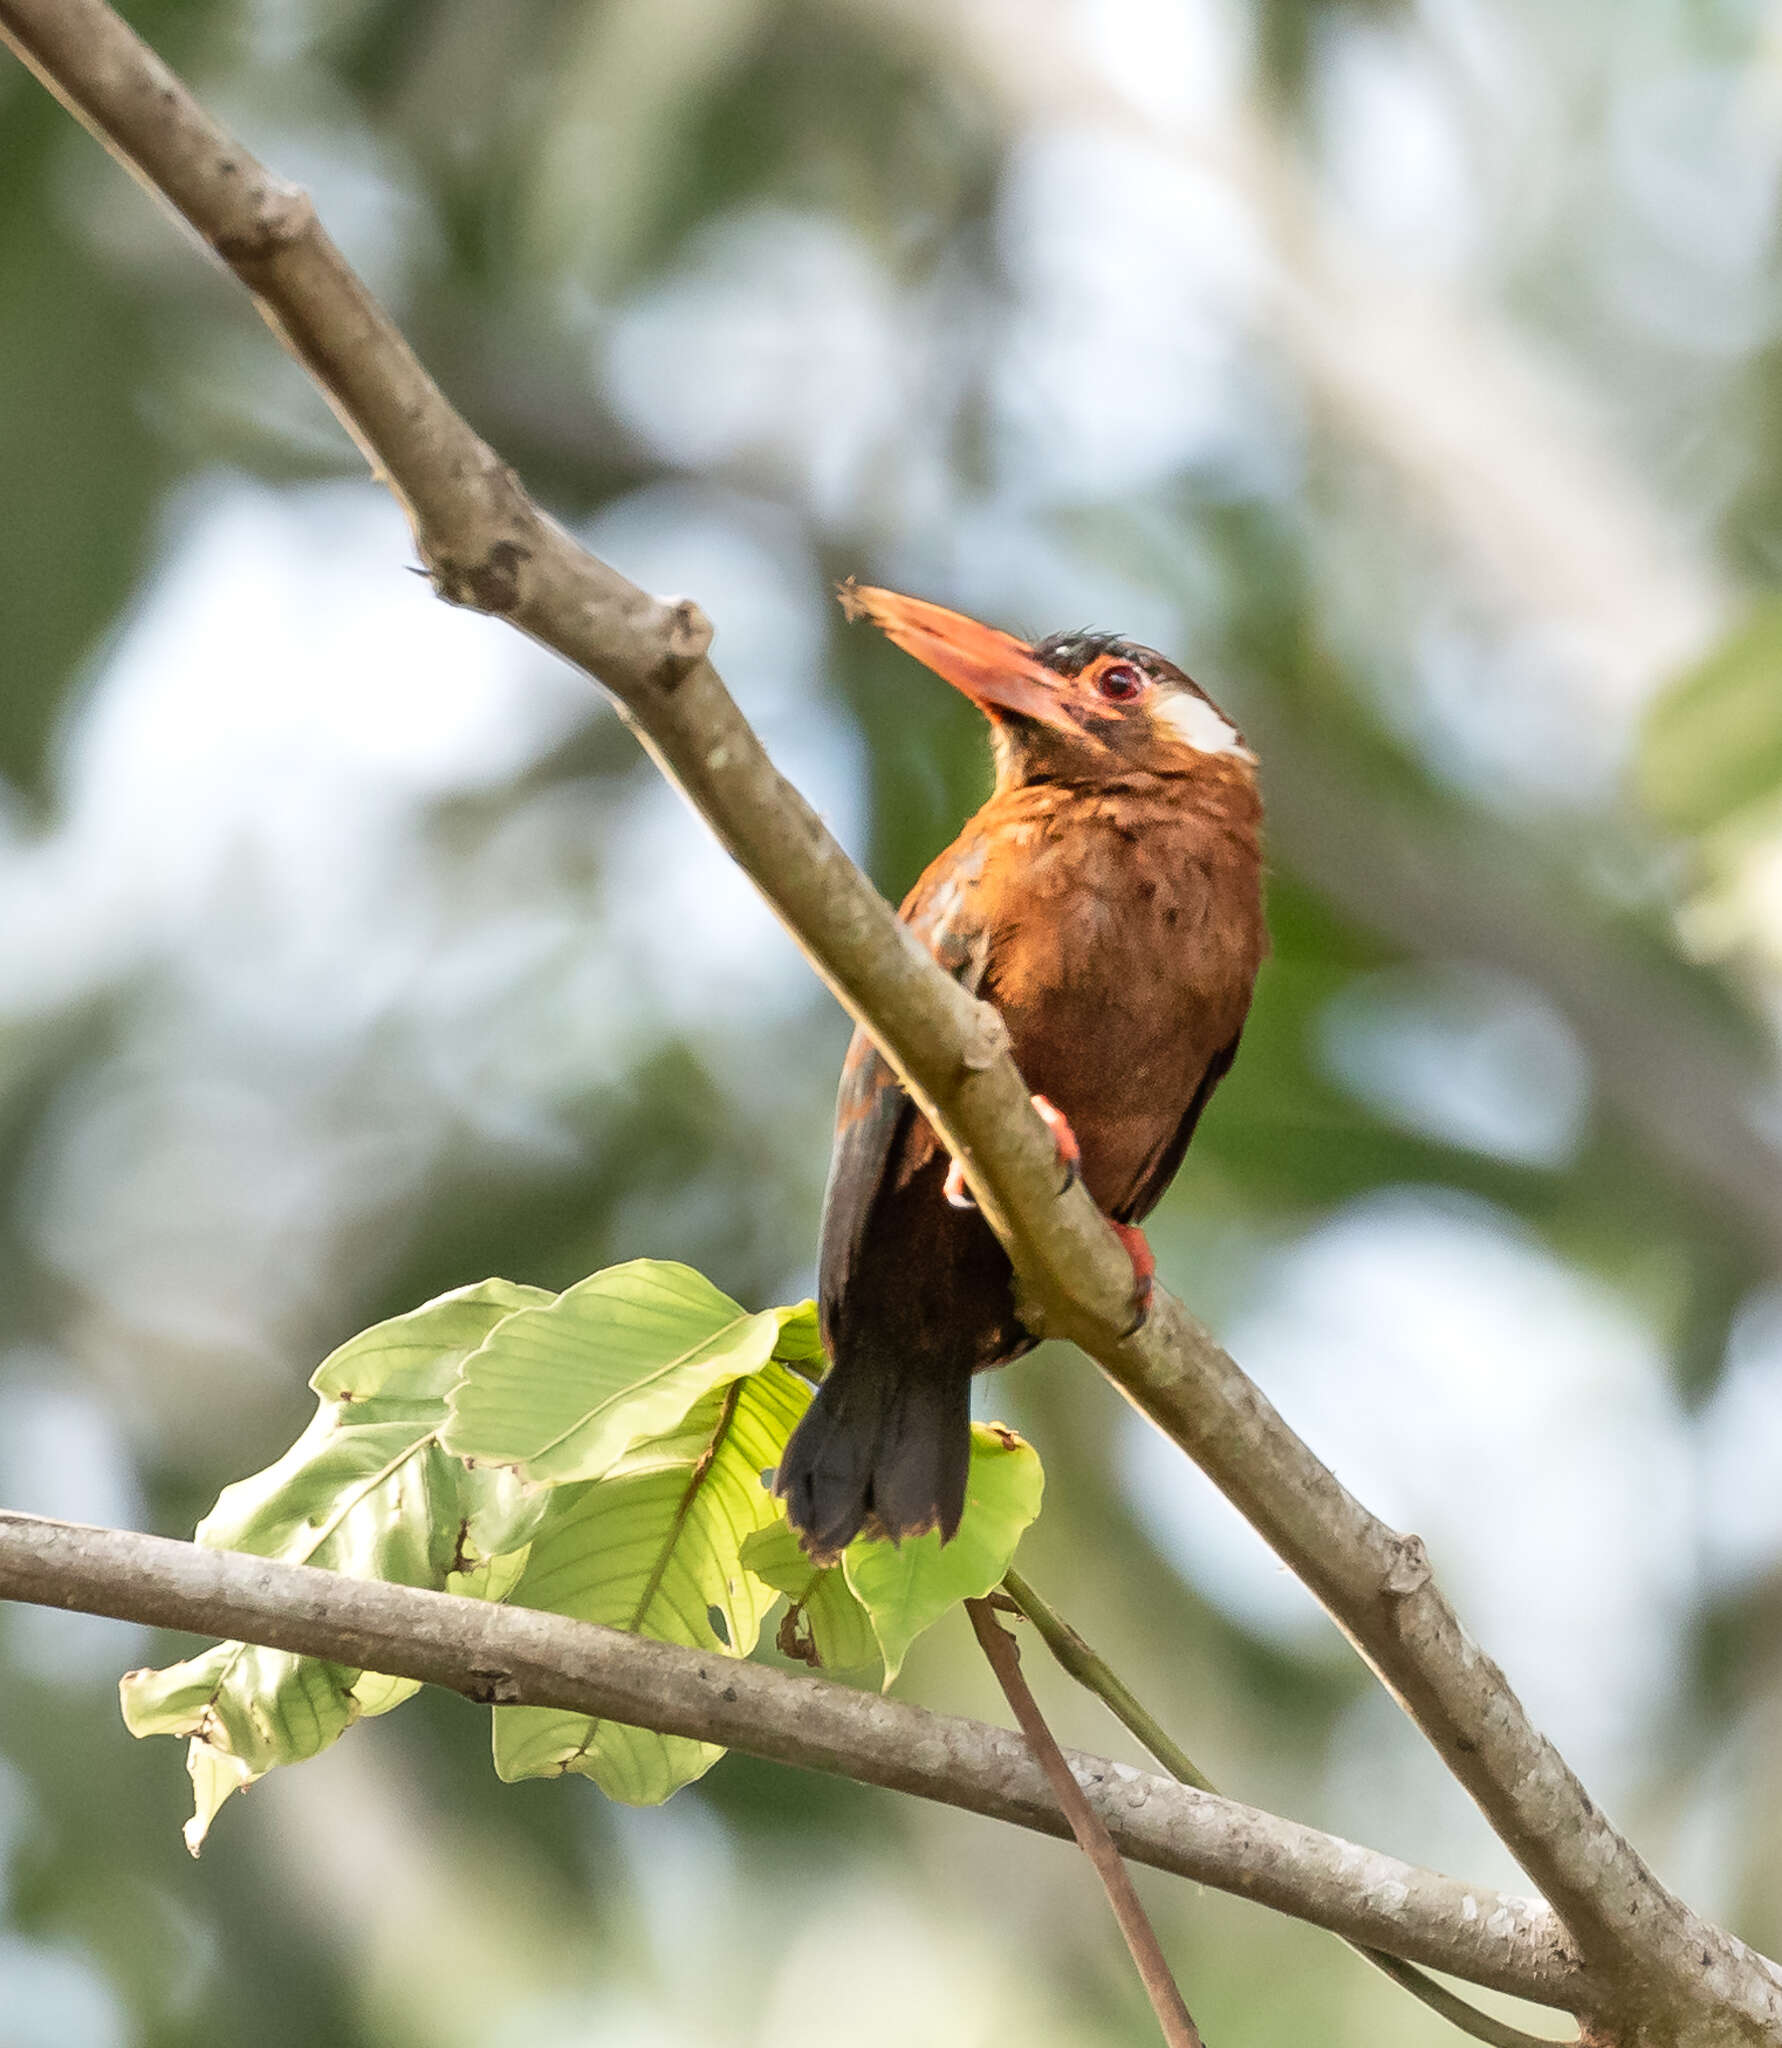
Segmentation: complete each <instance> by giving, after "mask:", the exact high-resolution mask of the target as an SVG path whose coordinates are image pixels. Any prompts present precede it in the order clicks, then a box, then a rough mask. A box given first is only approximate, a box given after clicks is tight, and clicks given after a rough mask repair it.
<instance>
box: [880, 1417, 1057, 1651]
mask: <svg viewBox="0 0 1782 2048" xmlns="http://www.w3.org/2000/svg"><path fill="white" fill-rule="evenodd" d="M971 1437H972V1442H971V1471H970V1474H969V1476H968V1478H967V1480H966V1488H965V1514H964V1516H963V1518H962V1519H961V1521H960V1524H959V1533H958V1534H957V1535H956V1536H955V1537H954V1538H953V1540H952V1542H951V1543H945V1544H943V1543H942V1542H941V1540H940V1537H939V1535H938V1534H930V1535H927V1536H910V1537H906V1538H905V1539H904V1541H903V1542H902V1543H889V1542H887V1541H885V1539H884V1538H882V1537H860V1538H857V1539H856V1540H855V1541H854V1542H852V1543H850V1544H849V1545H848V1547H847V1549H846V1550H844V1551H843V1552H842V1561H841V1569H842V1572H843V1574H844V1576H845V1577H846V1579H847V1583H848V1588H849V1590H850V1591H851V1592H852V1593H853V1594H854V1596H855V1597H856V1599H858V1600H859V1602H860V1604H861V1605H862V1606H863V1607H864V1608H865V1609H866V1612H867V1616H868V1618H869V1619H870V1620H871V1622H872V1627H873V1633H874V1634H875V1635H876V1636H877V1637H878V1641H879V1651H880V1654H881V1655H882V1656H883V1658H884V1660H885V1683H886V1684H887V1685H889V1684H890V1683H891V1681H892V1680H893V1679H894V1678H895V1677H896V1676H897V1674H898V1672H899V1670H901V1669H902V1666H903V1660H904V1657H905V1656H906V1654H907V1653H908V1651H909V1647H910V1645H911V1643H913V1642H914V1641H915V1640H916V1638H917V1637H918V1636H919V1635H920V1634H921V1633H922V1631H923V1630H924V1629H925V1628H927V1627H929V1626H930V1625H931V1624H932V1623H934V1622H936V1621H938V1620H939V1619H940V1617H941V1616H942V1615H943V1614H945V1613H946V1611H947V1609H948V1608H949V1607H952V1606H954V1605H955V1604H956V1603H957V1602H959V1601H961V1600H975V1599H979V1598H981V1597H982V1596H983V1595H984V1594H985V1593H988V1592H989V1591H990V1589H991V1588H992V1587H993V1586H994V1585H996V1584H997V1583H998V1582H999V1581H1000V1579H1001V1578H1002V1575H1003V1573H1004V1572H1006V1571H1007V1570H1008V1568H1009V1564H1010V1562H1011V1561H1012V1559H1013V1558H1014V1555H1015V1546H1016V1545H1017V1544H1018V1543H1019V1542H1020V1540H1021V1536H1022V1533H1023V1531H1024V1530H1025V1529H1026V1528H1027V1526H1028V1524H1029V1523H1030V1522H1031V1521H1032V1520H1033V1518H1034V1516H1035V1515H1037V1514H1038V1513H1039V1507H1040V1493H1041V1490H1042V1489H1043V1487H1044V1485H1045V1473H1044V1472H1043V1471H1042V1469H1041V1467H1040V1461H1039V1454H1038V1453H1037V1452H1036V1451H1035V1450H1034V1448H1033V1446H1032V1445H1031V1444H1030V1443H1028V1442H1026V1440H1025V1439H1024V1438H1022V1437H1019V1436H1017V1435H1016V1434H1015V1432H1014V1431H1013V1430H1012V1429H1005V1428H1004V1427H1003V1426H1002V1424H1001V1423H999V1422H975V1423H973V1424H972V1432H971Z"/></svg>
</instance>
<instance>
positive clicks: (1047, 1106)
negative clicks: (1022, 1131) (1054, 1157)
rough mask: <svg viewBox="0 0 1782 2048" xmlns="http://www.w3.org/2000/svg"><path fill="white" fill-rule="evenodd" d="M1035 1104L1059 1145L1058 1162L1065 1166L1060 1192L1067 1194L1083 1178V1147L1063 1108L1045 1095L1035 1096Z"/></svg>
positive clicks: (1042, 1120) (1053, 1138) (1054, 1142)
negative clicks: (1055, 1104)
mask: <svg viewBox="0 0 1782 2048" xmlns="http://www.w3.org/2000/svg"><path fill="white" fill-rule="evenodd" d="M1033 1106H1034V1108H1035V1109H1037V1110H1038V1111H1039V1113H1040V1121H1041V1122H1042V1123H1043V1124H1044V1125H1045V1127H1046V1129H1047V1130H1049V1131H1050V1132H1051V1133H1052V1143H1053V1144H1054V1145H1056V1146H1057V1147H1058V1163H1059V1165H1061V1166H1062V1167H1063V1168H1064V1186H1063V1187H1061V1188H1060V1189H1059V1190H1058V1192H1059V1193H1060V1194H1061V1195H1062V1194H1066V1193H1068V1192H1069V1190H1070V1189H1071V1188H1073V1187H1075V1186H1076V1184H1077V1182H1078V1181H1080V1180H1081V1179H1082V1178H1083V1148H1082V1146H1081V1145H1079V1144H1078V1143H1077V1134H1076V1132H1075V1131H1073V1130H1072V1129H1071V1127H1070V1118H1069V1117H1067V1116H1066V1115H1065V1113H1064V1112H1063V1110H1061V1109H1055V1108H1054V1107H1053V1106H1052V1104H1051V1103H1049V1102H1048V1101H1047V1100H1046V1098H1045V1097H1044V1096H1043V1095H1036V1096H1034V1098H1033Z"/></svg>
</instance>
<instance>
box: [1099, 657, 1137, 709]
mask: <svg viewBox="0 0 1782 2048" xmlns="http://www.w3.org/2000/svg"><path fill="white" fill-rule="evenodd" d="M1095 687H1096V690H1097V691H1098V692H1099V693H1100V694H1101V695H1102V696H1103V697H1105V698H1106V699H1107V700H1108V702H1109V703H1110V704H1130V703H1131V702H1132V700H1133V699H1134V698H1135V697H1142V696H1143V695H1144V694H1145V679H1144V676H1143V675H1142V674H1141V673H1140V672H1139V670H1137V669H1136V668H1134V667H1133V665H1132V664H1131V662H1129V661H1115V662H1110V663H1109V665H1108V666H1107V667H1106V668H1104V669H1103V670H1102V672H1101V673H1100V675H1098V676H1097V677H1096V678H1095Z"/></svg>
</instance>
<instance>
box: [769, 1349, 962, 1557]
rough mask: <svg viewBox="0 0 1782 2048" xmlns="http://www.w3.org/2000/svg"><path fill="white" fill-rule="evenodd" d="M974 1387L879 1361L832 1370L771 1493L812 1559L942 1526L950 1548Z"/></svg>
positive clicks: (956, 1523)
mask: <svg viewBox="0 0 1782 2048" xmlns="http://www.w3.org/2000/svg"><path fill="white" fill-rule="evenodd" d="M970 1460H971V1381H970V1379H969V1377H968V1376H967V1375H966V1374H964V1373H949V1374H946V1375H945V1376H939V1375H937V1376H935V1377H933V1378H920V1377H917V1376H915V1375H913V1374H911V1373H910V1372H909V1371H908V1369H907V1367H906V1368H905V1369H904V1370H902V1371H898V1370H895V1369H892V1370H887V1368H886V1367H885V1366H884V1365H883V1364H882V1363H879V1362H877V1361H873V1362H870V1363H869V1362H868V1361H867V1360H865V1359H855V1360H851V1361H850V1362H849V1364H848V1365H847V1366H840V1365H838V1366H836V1367H834V1368H833V1369H832V1370H831V1372H830V1374H829V1377H828V1378H827V1379H826V1380H825V1381H824V1382H823V1384H822V1385H821V1386H820V1387H819V1388H818V1389H817V1393H816V1397H815V1399H813V1401H812V1402H811V1405H810V1407H809V1408H808V1409H807V1410H806V1411H805V1416H804V1420H803V1421H802V1422H800V1424H799V1425H798V1427H797V1429H795V1430H794V1431H793V1433H792V1439H791V1441H790V1442H789V1443H788V1444H787V1446H786V1451H785V1455H784V1457H782V1458H781V1460H780V1469H779V1476H778V1478H777V1479H776V1481H775V1491H776V1492H778V1493H779V1494H781V1495H782V1496H783V1497H784V1499H785V1502H786V1514H787V1516H788V1518H789V1519H790V1521H791V1523H792V1525H793V1527H794V1528H795V1529H797V1530H798V1531H799V1532H800V1534H801V1536H802V1538H803V1541H804V1547H805V1550H806V1551H807V1552H808V1554H809V1555H810V1556H811V1557H813V1558H816V1559H818V1560H824V1561H826V1560H830V1559H833V1558H834V1557H836V1556H837V1555H838V1554H839V1553H840V1552H841V1550H842V1549H843V1548H844V1547H845V1546H846V1545H847V1544H848V1543H850V1542H852V1541H853V1539H854V1538H855V1537H856V1536H858V1535H859V1534H860V1532H861V1531H862V1530H863V1529H865V1530H867V1531H869V1533H875V1534H882V1535H886V1536H890V1537H893V1538H897V1539H901V1538H902V1537H905V1536H920V1535H922V1534H924V1533H925V1532H926V1531H928V1530H930V1529H938V1530H939V1531H940V1533H941V1539H942V1541H943V1542H946V1541H949V1540H950V1539H951V1538H952V1536H953V1535H954V1533H955V1532H956V1531H957V1529H958V1527H959V1518H960V1516H961V1515H962V1514H963V1513H964V1512H965V1477H966V1468H967V1466H968V1465H969V1463H970Z"/></svg>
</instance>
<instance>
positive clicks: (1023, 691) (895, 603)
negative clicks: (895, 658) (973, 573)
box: [836, 579, 1079, 732]
mask: <svg viewBox="0 0 1782 2048" xmlns="http://www.w3.org/2000/svg"><path fill="white" fill-rule="evenodd" d="M836 595H837V596H838V597H839V598H840V599H841V607H842V610H843V611H844V612H846V614H847V615H848V617H849V618H850V619H859V618H867V619H870V620H871V621H872V622H873V624H874V625H875V626H877V627H878V628H879V629H880V630H881V631H882V632H883V633H884V635H885V637H886V638H887V639H888V640H890V641H892V642H893V643H894V644H895V645H897V646H899V647H901V648H902V649H903V651H904V652H905V654H913V655H914V656H915V657H916V659H917V660H918V661H919V662H922V663H923V664H924V665H925V666H926V667H928V668H931V669H933V671H934V672H935V674H936V675H937V676H944V677H945V678H946V680H947V681H948V682H949V683H951V684H952V685H953V687H954V689H956V690H961V691H963V692H964V694H965V695H966V696H968V697H969V698H970V699H971V701H972V702H973V703H974V704H975V705H976V706H977V707H978V709H979V710H980V711H983V712H985V713H986V714H988V715H989V716H991V717H994V716H995V715H996V713H997V712H998V711H1010V712H1013V713H1014V714H1015V715H1016V716H1017V717H1019V718H1031V719H1034V720H1036V721H1037V722H1038V723H1039V724H1041V725H1051V726H1056V727H1057V728H1058V730H1059V731H1061V732H1076V731H1078V729H1079V728H1078V726H1077V723H1076V721H1075V720H1074V719H1073V718H1072V717H1071V716H1070V714H1069V712H1068V711H1066V710H1065V708H1064V706H1063V705H1062V704H1061V703H1060V702H1059V699H1058V688H1059V683H1060V678H1059V677H1058V675H1057V674H1056V673H1055V672H1054V671H1053V670H1051V669H1049V668H1047V667H1046V665H1045V663H1044V662H1042V661H1036V660H1035V659H1034V654H1033V649H1032V648H1031V647H1029V646H1028V644H1027V643H1026V641H1025V640H1017V639H1016V638H1015V637H1014V635H1013V634H1012V633H1002V632H999V631H998V630H997V629H996V627H994V626H981V625H979V623H978V622H977V620H976V619H968V618H967V617H966V616H965V614H964V613H963V612H950V611H948V610H946V608H945V607H944V606H942V605H938V604H926V603H924V602H923V600H922V599H921V598H919V597H902V596H900V595H899V594H898V593H897V592H896V591H895V590H874V589H871V588H870V587H868V586H866V585H864V584H859V583H855V582H853V581H852V580H851V579H850V580H849V581H848V582H846V583H844V584H842V585H841V587H840V589H839V590H838V591H837V593H836Z"/></svg>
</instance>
